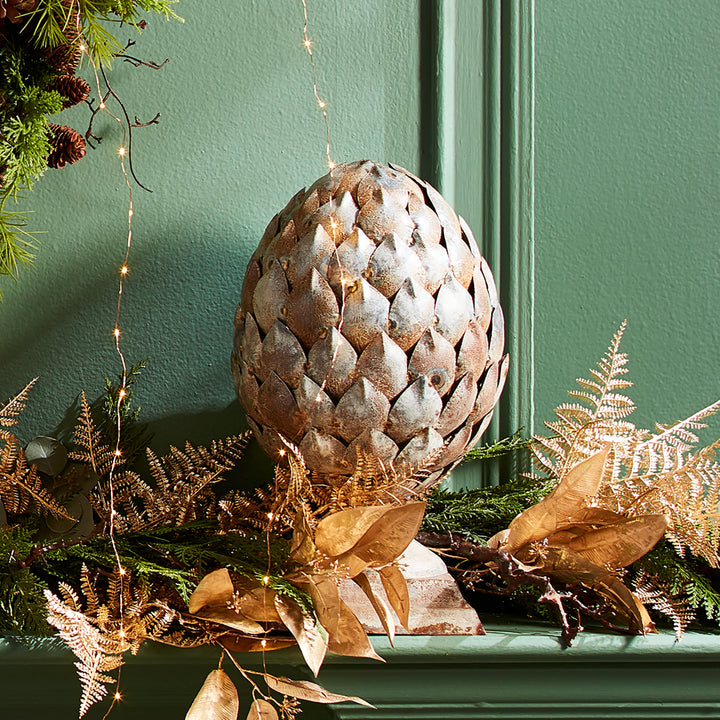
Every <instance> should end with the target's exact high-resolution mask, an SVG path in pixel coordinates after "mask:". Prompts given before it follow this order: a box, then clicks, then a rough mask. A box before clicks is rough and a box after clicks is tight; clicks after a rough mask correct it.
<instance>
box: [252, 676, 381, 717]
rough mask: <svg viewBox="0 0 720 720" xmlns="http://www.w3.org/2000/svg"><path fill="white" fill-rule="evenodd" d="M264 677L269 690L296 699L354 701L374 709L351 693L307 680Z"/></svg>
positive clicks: (326, 701)
mask: <svg viewBox="0 0 720 720" xmlns="http://www.w3.org/2000/svg"><path fill="white" fill-rule="evenodd" d="M264 677H265V682H266V683H267V684H268V687H269V688H270V689H271V690H275V692H278V693H280V694H282V695H289V696H290V697H294V698H297V699H298V700H309V701H310V702H316V703H324V704H328V703H341V702H354V703H357V704H358V705H365V707H369V708H373V709H375V706H374V705H371V704H370V703H369V702H367V700H363V699H362V698H360V697H355V696H352V695H339V694H338V693H332V692H329V691H328V690H326V689H325V688H324V687H321V686H320V685H317V684H316V683H314V682H310V681H309V680H291V679H290V678H286V677H275V676H274V675H265V676H264Z"/></svg>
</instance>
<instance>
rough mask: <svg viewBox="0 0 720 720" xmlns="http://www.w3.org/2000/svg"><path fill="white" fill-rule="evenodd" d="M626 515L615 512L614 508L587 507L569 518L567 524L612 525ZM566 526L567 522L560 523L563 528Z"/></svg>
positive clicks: (587, 525)
mask: <svg viewBox="0 0 720 720" xmlns="http://www.w3.org/2000/svg"><path fill="white" fill-rule="evenodd" d="M625 517H626V516H625V515H621V514H620V513H616V512H613V511H612V510H607V509H606V508H603V507H586V508H583V509H582V510H581V511H580V512H579V513H577V514H576V515H573V516H572V517H571V518H569V519H568V521H567V524H568V525H573V526H586V527H591V526H593V525H612V524H613V523H616V522H620V521H621V520H624V519H625ZM564 526H565V523H560V525H559V526H558V527H560V528H561V529H562V528H563V527H564Z"/></svg>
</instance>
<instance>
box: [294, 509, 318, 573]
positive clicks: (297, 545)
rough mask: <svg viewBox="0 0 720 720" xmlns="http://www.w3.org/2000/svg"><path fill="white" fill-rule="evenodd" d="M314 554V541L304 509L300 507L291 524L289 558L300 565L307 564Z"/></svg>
mask: <svg viewBox="0 0 720 720" xmlns="http://www.w3.org/2000/svg"><path fill="white" fill-rule="evenodd" d="M314 555H315V543H314V542H313V539H312V530H311V528H310V524H309V523H308V519H307V515H306V513H305V509H304V508H301V509H300V510H298V512H297V515H295V522H294V524H293V536H292V545H291V547H290V560H294V561H295V562H296V563H299V564H300V565H307V564H308V563H309V562H310V561H311V560H312V559H313V557H314Z"/></svg>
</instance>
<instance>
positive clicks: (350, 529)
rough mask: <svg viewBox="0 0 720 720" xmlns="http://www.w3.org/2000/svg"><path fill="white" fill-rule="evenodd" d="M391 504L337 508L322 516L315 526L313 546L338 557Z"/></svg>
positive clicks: (387, 509)
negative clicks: (336, 510) (337, 509)
mask: <svg viewBox="0 0 720 720" xmlns="http://www.w3.org/2000/svg"><path fill="white" fill-rule="evenodd" d="M392 507H393V506H392V505H369V506H367V507H355V508H349V509H348V510H339V511H338V512H334V513H332V514H330V515H328V516H327V517H324V518H323V519H322V520H321V521H320V522H319V523H318V524H317V527H316V528H315V546H316V547H317V550H318V552H320V553H322V554H323V555H326V556H327V557H329V558H335V557H338V556H340V555H342V554H344V553H346V552H348V551H349V550H351V549H352V548H353V547H354V546H355V544H356V543H357V542H358V541H359V540H360V539H361V538H362V536H363V535H364V534H365V533H366V532H367V531H368V530H369V529H370V528H371V527H372V525H373V524H374V523H375V521H376V520H378V518H381V517H382V516H383V515H385V513H387V512H388V511H389V510H390V509H391V508H392Z"/></svg>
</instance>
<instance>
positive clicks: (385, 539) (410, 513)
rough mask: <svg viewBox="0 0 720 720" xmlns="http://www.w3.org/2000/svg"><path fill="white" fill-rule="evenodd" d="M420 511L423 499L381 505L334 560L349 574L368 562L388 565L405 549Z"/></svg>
mask: <svg viewBox="0 0 720 720" xmlns="http://www.w3.org/2000/svg"><path fill="white" fill-rule="evenodd" d="M424 514H425V503H424V502H413V503H408V504H407V505H390V506H385V512H384V513H383V514H382V515H380V516H379V517H378V518H377V519H376V520H375V522H374V523H373V524H372V525H371V526H370V527H369V528H368V529H367V531H366V532H365V534H364V535H363V536H362V537H361V538H360V539H359V540H358V541H357V542H356V543H355V545H354V546H353V547H352V549H351V550H350V551H349V552H347V553H344V554H343V555H340V556H339V557H338V558H337V562H338V563H339V564H341V565H345V566H346V567H347V568H348V574H349V576H350V577H354V576H355V575H357V574H358V573H359V572H362V571H363V570H364V569H365V568H366V567H368V566H369V567H381V566H383V565H388V564H389V563H391V562H393V561H395V560H397V559H398V557H400V555H402V553H403V552H405V550H406V549H407V547H408V545H409V544H410V543H411V542H412V540H413V538H414V537H415V535H417V532H418V530H419V529H420V523H421V522H422V519H423V515H424Z"/></svg>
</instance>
